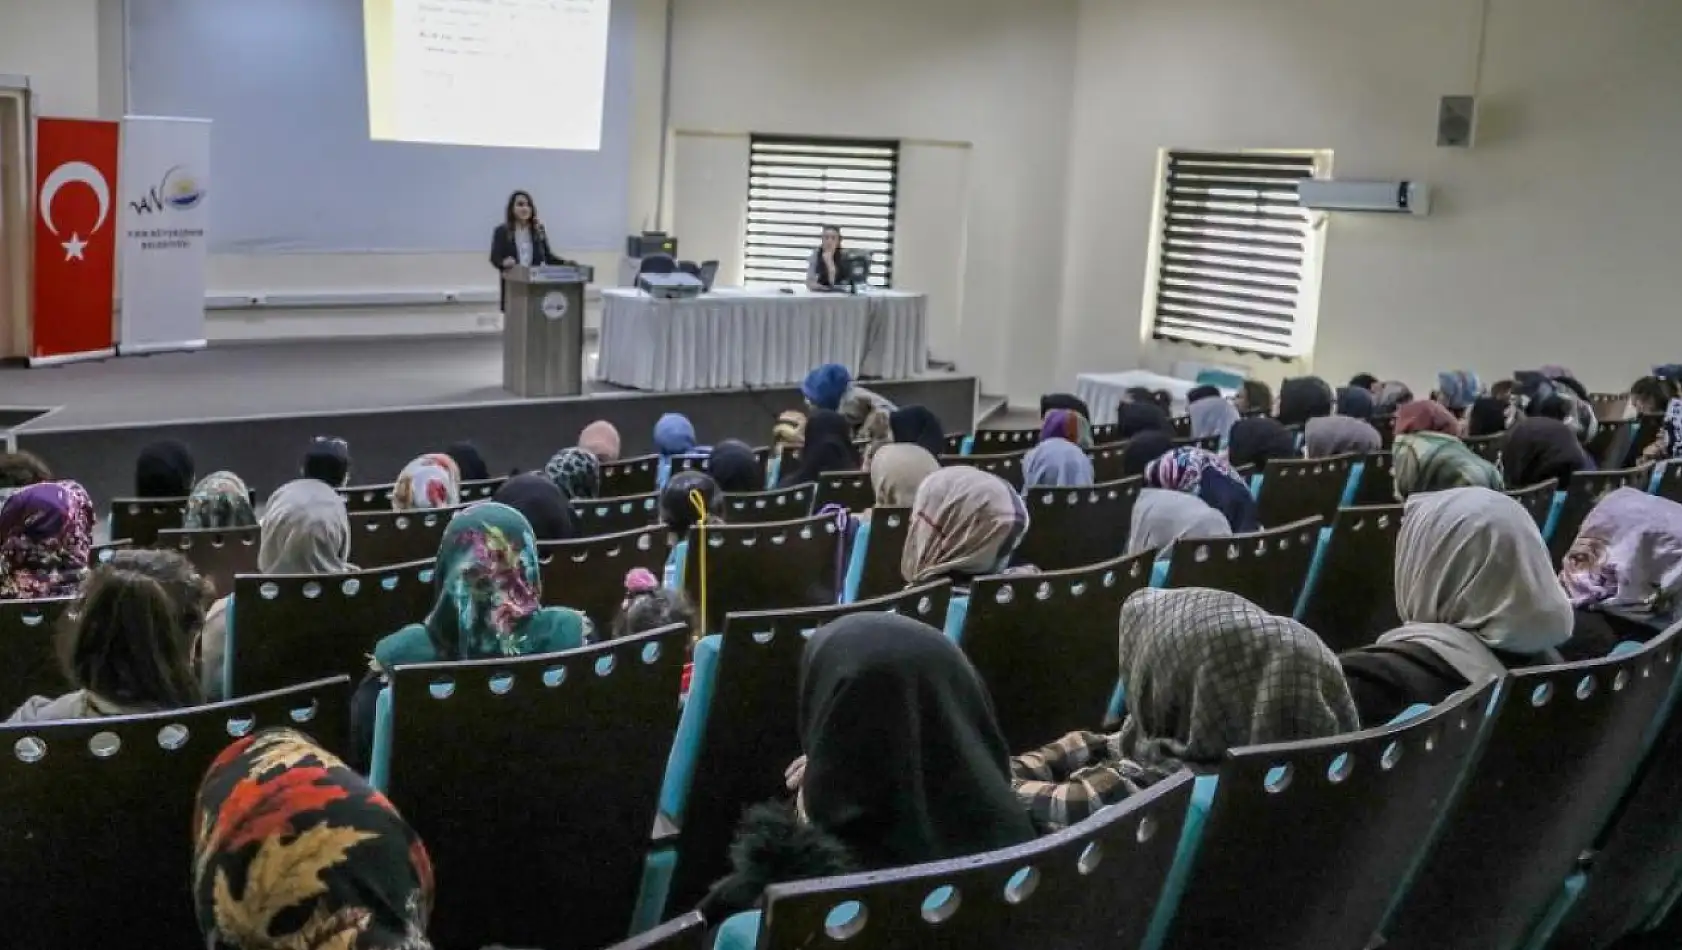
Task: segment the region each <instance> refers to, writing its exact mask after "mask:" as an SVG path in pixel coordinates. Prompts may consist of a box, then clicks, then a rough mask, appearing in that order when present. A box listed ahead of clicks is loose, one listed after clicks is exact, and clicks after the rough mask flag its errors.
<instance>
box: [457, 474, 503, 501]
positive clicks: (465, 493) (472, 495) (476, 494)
mask: <svg viewBox="0 0 1682 950" xmlns="http://www.w3.org/2000/svg"><path fill="white" fill-rule="evenodd" d="M506 484H508V479H506V478H481V479H478V480H477V481H471V482H462V483H461V503H462V504H464V505H471V504H473V503H474V502H476V501H490V500H491V496H493V495H495V494H496V493H497V492H499V491H501V490H502V486H504V485H506Z"/></svg>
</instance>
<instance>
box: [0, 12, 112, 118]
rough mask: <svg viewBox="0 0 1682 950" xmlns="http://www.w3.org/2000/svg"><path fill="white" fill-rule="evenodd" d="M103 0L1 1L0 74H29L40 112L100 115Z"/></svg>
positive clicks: (73, 115)
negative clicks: (100, 6)
mask: <svg viewBox="0 0 1682 950" xmlns="http://www.w3.org/2000/svg"><path fill="white" fill-rule="evenodd" d="M99 53H100V44H99V0H0V74H5V75H11V76H28V77H29V80H30V87H31V89H33V90H34V94H35V95H34V98H35V111H36V114H38V115H52V116H64V117H68V118H74V119H92V118H98V117H99V106H100V101H99V91H100V65H101V64H100V56H99Z"/></svg>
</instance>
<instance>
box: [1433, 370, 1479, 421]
mask: <svg viewBox="0 0 1682 950" xmlns="http://www.w3.org/2000/svg"><path fill="white" fill-rule="evenodd" d="M1482 394H1483V383H1481V382H1479V380H1478V374H1477V373H1474V372H1472V371H1471V370H1466V369H1455V370H1445V371H1443V372H1440V373H1438V374H1437V391H1436V392H1435V393H1433V394H1432V396H1433V399H1434V401H1435V402H1439V403H1441V404H1442V406H1443V408H1445V409H1447V410H1448V411H1449V412H1451V413H1453V414H1454V417H1455V418H1456V419H1459V418H1462V417H1464V416H1465V415H1466V410H1467V409H1470V408H1472V403H1473V402H1475V401H1476V400H1477V398H1478V397H1479V396H1481V395H1482Z"/></svg>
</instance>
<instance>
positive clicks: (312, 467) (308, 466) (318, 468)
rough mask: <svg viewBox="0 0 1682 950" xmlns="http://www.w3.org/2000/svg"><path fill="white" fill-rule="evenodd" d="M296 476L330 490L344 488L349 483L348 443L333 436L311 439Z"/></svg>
mask: <svg viewBox="0 0 1682 950" xmlns="http://www.w3.org/2000/svg"><path fill="white" fill-rule="evenodd" d="M298 474H300V475H302V476H303V477H305V478H313V479H315V480H316V481H318V482H321V483H322V484H324V485H327V486H328V487H330V488H343V487H345V485H347V484H349V483H350V443H348V442H346V441H345V440H344V439H340V438H337V437H334V436H320V437H317V438H314V439H311V440H310V444H309V447H308V448H306V449H304V461H303V464H302V465H300V466H298Z"/></svg>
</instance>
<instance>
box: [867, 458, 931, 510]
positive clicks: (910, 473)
mask: <svg viewBox="0 0 1682 950" xmlns="http://www.w3.org/2000/svg"><path fill="white" fill-rule="evenodd" d="M938 471H940V460H939V459H936V458H935V457H934V456H932V455H930V454H929V453H928V451H927V450H926V449H924V448H923V447H922V446H920V445H917V444H915V443H900V442H895V443H893V444H891V445H884V446H882V450H881V451H880V452H877V453H876V457H875V458H873V459H871V460H870V485H871V488H872V489H874V490H875V493H876V504H877V505H878V506H882V507H887V508H907V507H910V505H911V503H912V502H913V501H915V500H916V498H917V490H918V489H919V488H921V487H922V485H923V482H924V481H926V480H927V479H928V477H929V476H930V475H933V474H934V473H935V472H938Z"/></svg>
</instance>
